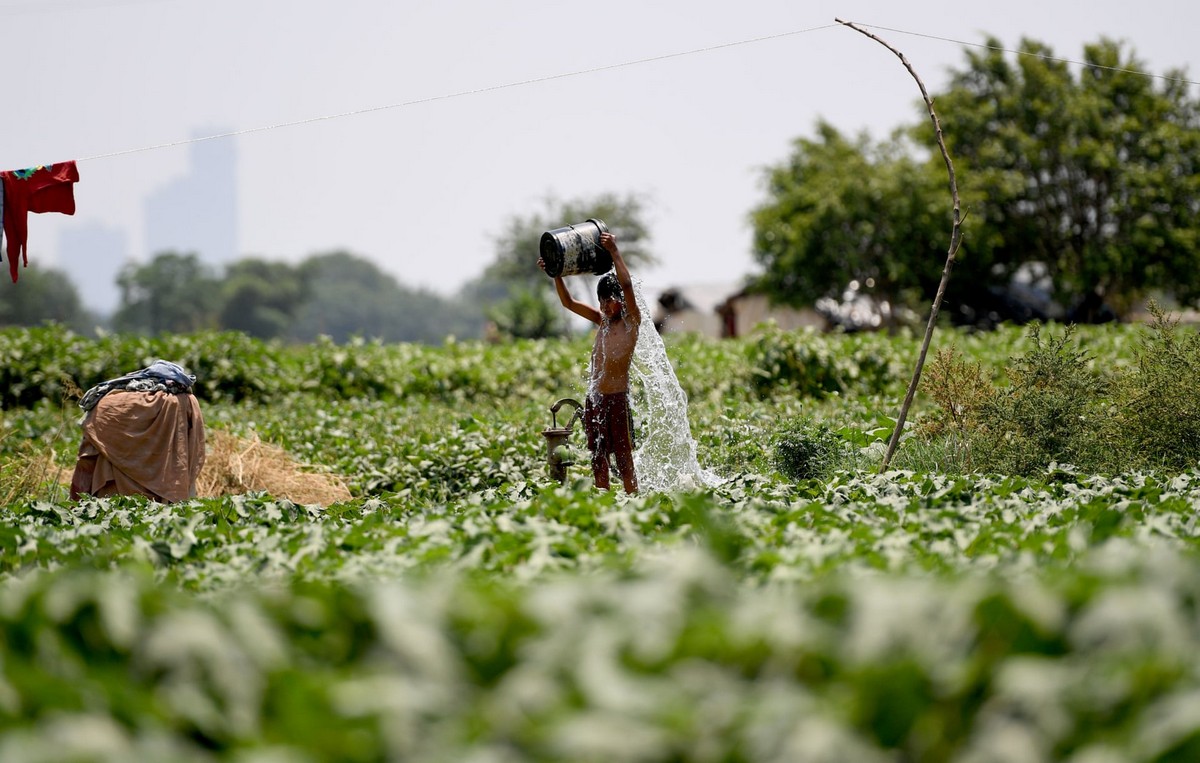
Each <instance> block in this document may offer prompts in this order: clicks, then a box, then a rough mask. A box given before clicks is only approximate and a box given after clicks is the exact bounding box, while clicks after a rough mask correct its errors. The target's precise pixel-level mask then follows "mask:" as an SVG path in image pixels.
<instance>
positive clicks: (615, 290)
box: [596, 273, 625, 302]
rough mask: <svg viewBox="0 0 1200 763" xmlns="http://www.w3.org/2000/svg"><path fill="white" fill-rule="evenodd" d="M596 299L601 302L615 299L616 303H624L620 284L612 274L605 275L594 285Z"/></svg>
mask: <svg viewBox="0 0 1200 763" xmlns="http://www.w3.org/2000/svg"><path fill="white" fill-rule="evenodd" d="M596 297H597V298H598V299H599V300H600V301H601V302H603V301H604V300H606V299H615V300H617V301H618V302H623V301H624V297H625V295H624V293H623V292H622V289H621V282H620V281H618V280H617V277H616V275H614V274H613V273H607V274H605V275H604V276H603V277H602V278H601V279H600V281H599V283H597V284H596Z"/></svg>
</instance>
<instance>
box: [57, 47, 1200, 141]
mask: <svg viewBox="0 0 1200 763" xmlns="http://www.w3.org/2000/svg"><path fill="white" fill-rule="evenodd" d="M859 25H860V26H864V27H867V28H869V29H879V30H883V31H887V32H895V33H897V34H905V35H910V36H913V37H923V38H926V39H930V40H938V41H940V42H950V43H954V44H956V45H969V46H972V47H978V48H985V49H987V50H994V51H998V52H1002V53H1012V54H1015V55H1023V56H1035V57H1037V58H1040V59H1043V60H1047V61H1058V62H1061V63H1067V64H1076V65H1079V66H1089V67H1093V68H1098V69H1105V70H1109V71H1114V72H1120V73H1125V74H1135V75H1138V76H1142V77H1154V78H1158V79H1164V80H1168V81H1171V82H1179V83H1182V84H1187V85H1197V84H1200V82H1195V81H1193V80H1189V79H1185V78H1183V77H1172V76H1169V75H1163V74H1154V73H1150V72H1143V71H1139V70H1137V69H1126V68H1121V67H1115V66H1102V65H1099V64H1089V63H1086V62H1083V61H1075V60H1072V59H1069V58H1060V57H1057V56H1050V55H1046V54H1043V53H1030V52H1029V51H1021V50H1013V49H1010V48H1004V47H1000V46H997V45H987V44H983V43H973V42H965V41H963V40H956V39H953V38H951V37H939V36H938V35H932V34H925V33H922V32H913V31H909V30H905V29H895V28H893V27H885V26H880V25H878V24H868V23H860V24H859ZM837 26H839V25H838V24H822V25H821V26H815V27H807V28H805V29H793V30H791V31H787V32H779V33H776V34H769V35H762V36H759V37H751V38H748V39H745V40H737V41H735V42H725V43H719V44H717V45H709V46H706V47H702V48H692V49H690V50H683V51H676V52H674V53H664V54H661V55H657V56H648V57H646V58H637V59H633V60H630V61H621V62H618V63H614V64H605V65H603V66H595V67H592V68H590V69H578V70H575V71H569V72H559V73H558V74H548V75H545V76H542V77H534V78H531V79H526V80H518V81H515V82H505V83H502V84H499V85H489V86H487V87H480V88H474V89H471V90H460V91H457V92H453V93H443V94H441V95H433V96H429V97H427V98H417V99H414V100H410V101H401V102H399V103H389V104H384V105H381V106H371V107H368V108H365V109H355V110H353V111H342V112H338V113H335V114H323V115H320V116H315V117H307V118H305V119H297V120H294V121H290V122H279V123H277V124H270V125H260V126H258V127H248V128H245V129H242V130H231V131H229V132H222V133H216V134H213V135H203V136H199V137H192V138H185V139H183V140H176V141H169V142H167V143H156V144H153V145H149V146H140V147H138V148H128V149H124V150H120V151H112V152H109V153H105V154H96V155H94V156H88V157H84V158H82V159H77V160H76V161H78V162H90V161H95V160H98V159H111V158H113V157H117V156H128V155H130V154H138V153H143V152H146V151H157V150H159V149H163V148H173V147H176V146H186V145H189V144H192V143H203V142H205V141H210V140H220V139H223V138H235V137H239V136H242V135H252V134H254V133H260V132H267V131H269V130H278V129H281V128H284V127H299V126H302V125H308V124H314V123H316V122H326V121H329V120H333V119H343V118H346V117H353V116H360V115H363V114H373V113H376V112H380V111H389V110H392V109H401V108H408V107H411V106H419V105H422V104H426V103H434V102H436V101H447V100H451V99H454V98H464V97H467V96H472V95H481V94H483V93H492V92H496V91H498V90H507V89H510V88H516V87H524V86H527V85H536V84H540V83H543V82H553V81H555V80H560V79H567V78H570V77H580V76H583V75H587V74H597V73H599V72H605V71H613V70H615V69H623V68H627V67H631V66H640V65H642V64H648V63H654V62H656V61H667V60H670V59H674V58H682V57H684V56H692V55H697V54H700V53H710V52H712V51H716V50H724V49H727V48H734V47H740V46H743V45H753V44H756V43H760V42H767V41H769V40H778V39H781V38H784V37H794V36H796V35H801V34H807V33H809V32H817V31H820V30H823V29H831V28H834V27H837Z"/></svg>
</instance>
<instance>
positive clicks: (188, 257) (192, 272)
mask: <svg viewBox="0 0 1200 763" xmlns="http://www.w3.org/2000/svg"><path fill="white" fill-rule="evenodd" d="M117 284H118V285H119V286H120V287H121V304H120V305H119V306H118V307H117V312H116V314H114V315H113V319H112V322H113V327H114V328H115V329H117V330H118V331H126V332H132V333H142V334H150V335H152V336H156V335H159V334H165V333H187V332H192V331H201V330H204V329H211V328H215V327H216V324H217V315H216V312H217V307H218V305H219V302H220V293H219V282H218V280H217V279H216V278H215V277H214V276H213V275H212V273H211V272H210V269H209V268H208V267H207V266H205V265H204V263H202V262H201V261H200V258H199V257H197V256H196V255H195V254H179V253H177V252H163V253H161V254H158V255H157V256H155V258H154V259H153V260H152V261H151V262H150V263H149V264H146V265H138V264H136V263H130V264H129V265H126V266H125V267H124V268H122V269H121V272H120V274H118V276H117Z"/></svg>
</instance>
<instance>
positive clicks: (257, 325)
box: [219, 258, 306, 339]
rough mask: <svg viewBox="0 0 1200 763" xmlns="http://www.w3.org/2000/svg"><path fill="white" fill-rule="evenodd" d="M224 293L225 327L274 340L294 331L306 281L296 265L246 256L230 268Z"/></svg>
mask: <svg viewBox="0 0 1200 763" xmlns="http://www.w3.org/2000/svg"><path fill="white" fill-rule="evenodd" d="M221 292H222V295H223V299H224V304H223V306H222V307H221V310H220V314H219V322H220V326H221V328H222V329H230V330H233V331H242V332H244V333H246V334H249V335H250V336H253V337H258V338H259V339H274V338H280V337H284V336H286V335H287V334H288V332H289V331H290V329H291V327H292V324H293V323H294V322H295V320H296V315H297V313H298V312H299V310H300V308H301V306H302V304H303V303H304V300H305V297H306V284H305V281H304V279H303V278H302V277H301V275H300V272H299V271H298V270H297V268H295V267H294V266H292V265H289V264H287V263H284V262H268V261H266V260H261V259H254V258H246V259H243V260H239V261H238V262H235V263H233V264H232V265H230V266H229V267H228V268H227V269H226V271H225V280H224V282H223V283H222V285H221Z"/></svg>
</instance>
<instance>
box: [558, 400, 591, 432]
mask: <svg viewBox="0 0 1200 763" xmlns="http://www.w3.org/2000/svg"><path fill="white" fill-rule="evenodd" d="M564 405H573V406H575V412H574V413H573V414H571V419H570V421H568V422H567V426H566V428H567V429H571V428H572V427H574V426H575V422H576V421H578V420H579V417H580V416H582V415H583V403H580V402H579V401H578V400H576V399H574V398H570V397H564V398H563V399H561V400H559V401H558V402H556V403H555V404H554V405H552V406H550V419H551V421H553V422H554V426H555V427H556V428H557V427H558V409H559V408H562V407H563V406H564Z"/></svg>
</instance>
